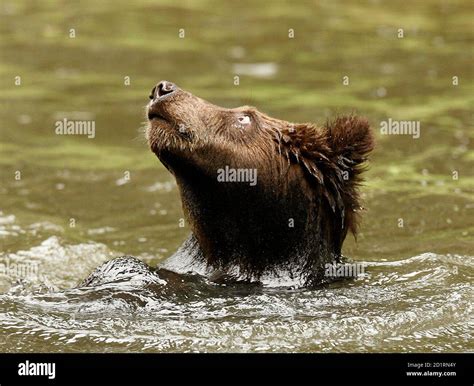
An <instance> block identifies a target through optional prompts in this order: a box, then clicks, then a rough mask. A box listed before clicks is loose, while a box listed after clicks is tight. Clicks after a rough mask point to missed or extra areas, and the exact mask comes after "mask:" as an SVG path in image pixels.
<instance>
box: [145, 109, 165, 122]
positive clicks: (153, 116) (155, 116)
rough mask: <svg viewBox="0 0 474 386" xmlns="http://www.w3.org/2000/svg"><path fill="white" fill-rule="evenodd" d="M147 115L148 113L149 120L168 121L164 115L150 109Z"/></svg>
mask: <svg viewBox="0 0 474 386" xmlns="http://www.w3.org/2000/svg"><path fill="white" fill-rule="evenodd" d="M147 115H148V120H149V121H153V120H161V121H166V122H168V120H167V119H166V118H165V117H164V116H163V115H161V114H158V113H157V112H154V111H149V112H148V114H147Z"/></svg>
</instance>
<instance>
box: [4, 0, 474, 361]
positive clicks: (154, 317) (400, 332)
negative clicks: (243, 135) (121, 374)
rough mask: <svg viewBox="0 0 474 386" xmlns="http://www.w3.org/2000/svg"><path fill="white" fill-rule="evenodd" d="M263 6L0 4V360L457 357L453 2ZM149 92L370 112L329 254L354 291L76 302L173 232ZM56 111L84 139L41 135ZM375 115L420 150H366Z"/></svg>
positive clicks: (154, 252)
mask: <svg viewBox="0 0 474 386" xmlns="http://www.w3.org/2000/svg"><path fill="white" fill-rule="evenodd" d="M58 4H59V3H58ZM113 4H116V3H113ZM272 4H273V3H272ZM275 4H276V5H275V6H272V7H269V6H266V5H264V4H262V5H260V6H256V5H255V4H253V3H250V2H249V3H247V2H245V1H243V2H238V3H232V4H231V3H228V4H221V3H219V2H210V1H202V2H190V3H183V4H182V5H177V4H176V3H174V2H171V1H170V2H167V1H164V2H162V3H161V5H156V4H153V3H150V2H147V1H137V2H133V3H126V2H120V7H119V6H117V5H114V6H112V3H109V2H100V3H97V2H77V3H71V4H68V6H67V8H66V7H65V6H63V5H62V6H58V5H57V4H56V3H55V2H50V3H46V4H31V3H30V2H9V1H4V2H2V5H1V6H0V17H1V23H0V31H1V40H0V43H1V51H0V55H1V64H0V71H1V72H2V77H1V81H0V82H1V83H0V88H1V94H0V95H1V96H0V98H1V102H2V103H1V105H0V123H1V125H0V150H1V152H0V164H1V168H0V173H1V174H0V175H1V185H0V194H1V205H0V210H1V213H0V243H1V248H0V264H3V267H6V266H7V265H8V267H9V271H8V275H5V274H2V271H1V270H0V293H1V294H0V351H1V352H18V351H23V352H32V351H35V352H49V351H69V352H81V351H100V352H102V351H109V352H129V351H139V352H142V351H150V352H163V351H166V352H169V351H177V352H181V351H207V352H214V351H222V352H227V351H244V352H247V351H252V352H267V351H292V352H309V351H317V352H337V351H367V352H374V351H388V352H392V351H402V352H413V351H432V352H440V351H456V352H457V351H473V344H472V327H473V318H472V300H473V299H472V281H473V276H474V269H473V268H474V253H473V251H474V242H473V233H474V224H473V221H472V219H473V218H474V216H473V211H474V172H473V171H474V168H473V164H474V151H473V149H472V141H473V137H474V134H473V129H472V106H473V95H474V94H473V92H472V91H473V87H472V85H473V83H472V80H473V70H472V59H473V58H472V56H473V55H472V49H471V46H470V41H472V37H473V36H472V30H473V29H472V20H473V17H472V16H473V15H472V13H473V12H472V11H473V9H472V8H473V7H472V4H471V2H468V1H466V2H463V1H460V2H453V3H448V4H444V3H443V2H437V1H417V2H412V3H410V7H409V9H407V8H406V7H407V6H406V5H404V4H403V3H398V2H394V3H391V4H387V3H384V4H382V3H380V2H377V1H367V2H358V3H352V4H348V3H347V2H337V1H327V2H317V3H316V2H301V3H298V4H293V3H290V2H275ZM71 28H74V29H75V32H76V38H74V39H70V38H69V33H70V29H71ZM180 28H184V30H185V38H184V39H180V38H179V36H178V33H179V29H180ZM290 28H293V29H294V30H295V39H288V29H290ZM399 28H403V29H404V37H403V38H402V39H399V38H398V37H397V33H398V29H399ZM236 72H238V73H239V74H240V85H239V87H236V86H234V76H235V75H236ZM346 75H347V76H349V79H350V82H349V85H348V86H344V85H343V84H342V77H343V76H346ZM15 76H21V85H20V86H15V83H14V82H15ZM126 76H129V77H130V85H128V86H127V85H124V77H126ZM453 76H458V78H459V84H458V85H457V86H455V85H453V84H452V77H453ZM161 79H168V80H170V81H174V82H176V83H177V84H178V85H180V86H182V87H183V88H185V89H187V90H189V91H192V92H193V93H195V94H196V95H199V96H201V97H203V98H205V99H208V100H210V101H212V102H213V103H216V104H219V105H222V106H228V107H234V106H238V105H242V104H252V105H255V106H257V107H258V108H259V109H260V110H262V111H264V112H267V113H269V114H270V115H273V116H276V117H281V118H284V119H287V120H290V121H314V122H319V123H324V121H325V120H326V118H327V117H330V116H332V115H334V114H335V113H336V112H347V111H352V110H353V109H356V110H357V111H358V113H360V114H361V115H365V116H367V117H368V118H369V119H370V121H371V122H372V124H373V126H374V127H375V129H376V134H377V148H376V151H375V152H374V154H373V156H372V160H371V164H370V169H369V170H368V172H367V173H366V178H367V182H366V184H365V185H364V186H363V187H362V191H363V196H364V205H365V207H366V208H367V210H366V212H365V214H364V217H363V223H362V227H361V232H360V234H359V236H358V239H357V242H355V241H354V240H353V239H352V238H351V237H348V239H347V240H346V243H345V245H344V254H345V255H347V256H350V257H351V258H352V259H354V260H355V261H356V262H359V263H365V264H366V265H367V267H366V270H365V274H364V275H363V276H362V277H360V278H358V279H357V280H353V281H344V282H338V283H334V284H331V285H328V286H325V287H321V288H318V289H313V290H287V289H284V288H275V287H273V288H270V287H266V288H259V287H255V286H242V285H236V286H225V287H224V286H217V285H211V284H209V283H207V282H206V281H205V280H203V279H201V278H199V277H192V276H191V277H188V276H186V277H183V278H182V279H183V280H184V281H181V278H180V280H175V281H174V282H173V285H169V286H167V288H163V286H162V285H160V284H159V283H151V284H150V283H148V284H146V283H140V282H133V283H118V284H117V285H115V286H102V287H99V288H95V289H90V288H89V289H74V287H75V286H76V285H77V284H78V283H79V282H80V281H81V280H82V279H84V278H85V277H86V276H87V275H88V274H89V273H90V272H91V271H92V270H93V269H94V268H95V267H97V266H98V265H100V264H101V263H102V262H104V261H106V260H108V259H110V258H112V257H115V256H119V255H123V254H129V255H134V256H137V257H139V258H140V259H141V260H143V261H145V262H146V263H147V264H150V265H152V266H155V265H157V264H158V263H160V262H162V261H163V260H164V259H165V258H166V257H167V256H169V255H171V254H172V253H173V252H174V251H175V250H176V249H177V248H178V247H179V245H180V244H181V242H182V241H183V240H184V239H185V238H186V236H187V234H188V233H189V229H188V228H187V227H184V228H181V227H180V226H179V223H180V221H179V220H180V219H181V218H182V211H181V204H180V201H179V198H178V193H177V189H176V186H175V184H174V182H173V179H172V177H171V176H170V175H169V173H168V172H167V171H166V170H165V169H164V167H162V166H161V164H160V163H159V162H158V160H157V159H156V158H155V156H154V155H153V154H151V152H149V150H148V149H147V146H146V144H145V141H144V139H143V134H142V130H141V129H140V127H141V126H142V122H143V121H144V105H145V104H146V103H147V95H148V93H149V91H150V89H151V88H152V86H153V85H154V84H155V83H156V82H157V81H159V80H161ZM73 113H74V114H76V115H79V116H87V117H89V118H87V119H93V120H95V122H96V135H95V138H93V139H88V138H87V137H85V136H59V135H55V133H54V123H55V121H56V120H58V119H62V117H64V116H71V115H72V114H73ZM389 118H392V119H394V120H396V119H398V120H419V121H420V123H421V137H420V138H419V139H413V138H412V137H410V136H383V135H380V133H379V131H378V130H377V129H378V127H379V125H380V121H382V120H388V119H389ZM17 172H20V174H21V176H20V177H21V178H20V179H16V178H15V177H17V176H18V173H17ZM128 174H129V175H130V179H129V180H128V179H127V178H126V177H127V176H128ZM456 177H458V178H457V179H456ZM72 225H74V226H72ZM402 225H403V226H402ZM0 267H2V265H0ZM12 267H15V269H13V268H12ZM19 267H26V268H27V269H29V270H30V271H31V272H30V271H28V272H23V271H21V269H20V268H19ZM28 273H29V275H28Z"/></svg>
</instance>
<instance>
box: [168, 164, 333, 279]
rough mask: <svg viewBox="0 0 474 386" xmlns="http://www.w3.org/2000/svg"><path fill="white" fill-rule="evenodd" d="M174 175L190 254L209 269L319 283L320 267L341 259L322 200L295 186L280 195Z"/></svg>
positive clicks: (258, 188) (191, 175)
mask: <svg viewBox="0 0 474 386" xmlns="http://www.w3.org/2000/svg"><path fill="white" fill-rule="evenodd" d="M173 174H175V177H176V180H177V184H178V187H179V190H180V195H181V199H182V204H183V210H184V213H185V215H186V217H187V219H188V221H189V223H190V226H191V229H192V234H193V237H194V238H195V240H196V241H197V244H198V245H199V249H200V253H194V256H195V258H196V259H198V260H201V262H204V263H205V264H207V265H208V267H211V268H214V269H218V270H223V271H233V272H235V270H237V271H238V275H239V277H242V276H243V277H245V278H247V279H249V280H253V279H257V280H258V279H259V278H260V277H261V276H262V275H263V274H266V273H268V274H276V275H278V273H279V272H287V273H288V272H289V274H290V275H291V276H294V277H295V276H304V280H305V281H306V282H312V281H314V282H321V281H324V278H323V277H322V275H323V274H324V267H325V264H329V263H333V262H334V261H335V260H337V259H338V258H339V257H340V249H341V245H340V243H339V242H337V241H336V239H333V234H334V229H335V228H337V225H336V224H334V221H333V218H332V217H333V216H332V215H331V212H330V210H328V209H327V207H326V206H327V205H325V201H324V200H323V199H318V198H315V197H309V196H308V195H307V194H306V193H305V192H304V189H301V183H300V182H298V183H297V184H295V185H294V186H289V187H288V188H287V189H286V190H285V193H284V194H282V193H281V192H279V190H278V186H277V188H276V189H264V188H262V185H261V184H257V185H256V186H251V185H249V184H248V183H241V182H238V183H237V182H218V181H217V180H216V178H215V177H214V178H211V177H206V176H204V175H202V174H200V173H196V172H193V173H185V174H183V173H179V172H178V173H176V171H175V172H174V173H173ZM263 186H265V184H263ZM277 192H278V193H277Z"/></svg>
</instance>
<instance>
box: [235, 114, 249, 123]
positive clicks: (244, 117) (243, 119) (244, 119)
mask: <svg viewBox="0 0 474 386" xmlns="http://www.w3.org/2000/svg"><path fill="white" fill-rule="evenodd" d="M237 119H238V120H239V123H240V124H241V125H248V124H249V123H250V117H249V116H248V115H242V116H241V117H239V118H237Z"/></svg>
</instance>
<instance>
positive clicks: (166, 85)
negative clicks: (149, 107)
mask: <svg viewBox="0 0 474 386" xmlns="http://www.w3.org/2000/svg"><path fill="white" fill-rule="evenodd" d="M176 89H177V87H176V85H175V84H174V83H171V82H168V81H167V80H162V81H161V82H160V83H158V84H157V85H156V86H155V87H153V90H151V94H150V99H152V100H153V99H155V98H159V97H161V96H163V95H166V94H171V93H172V92H173V91H175V90H176Z"/></svg>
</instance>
